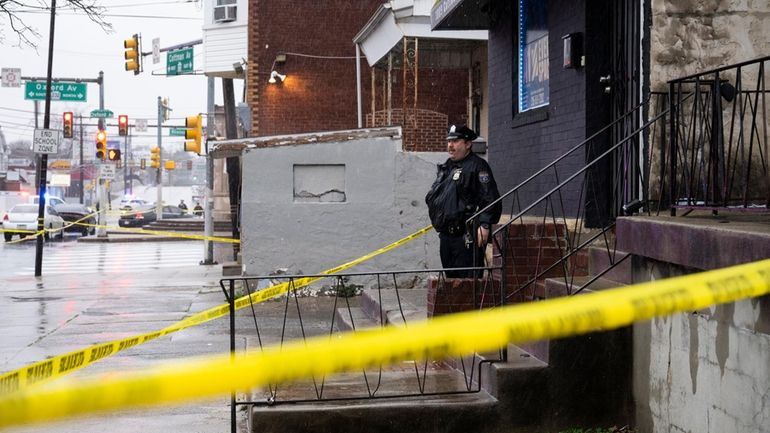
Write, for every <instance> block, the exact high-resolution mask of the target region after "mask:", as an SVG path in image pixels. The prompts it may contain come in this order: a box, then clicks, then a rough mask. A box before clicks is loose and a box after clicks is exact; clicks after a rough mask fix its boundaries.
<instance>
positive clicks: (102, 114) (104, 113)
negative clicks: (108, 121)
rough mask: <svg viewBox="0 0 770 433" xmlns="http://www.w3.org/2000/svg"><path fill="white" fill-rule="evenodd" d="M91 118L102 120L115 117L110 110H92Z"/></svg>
mask: <svg viewBox="0 0 770 433" xmlns="http://www.w3.org/2000/svg"><path fill="white" fill-rule="evenodd" d="M91 117H96V118H101V119H104V118H107V117H115V113H113V112H112V111H110V110H93V111H91Z"/></svg>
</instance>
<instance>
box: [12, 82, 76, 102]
mask: <svg viewBox="0 0 770 433" xmlns="http://www.w3.org/2000/svg"><path fill="white" fill-rule="evenodd" d="M45 90H46V85H45V83H44V82H42V81H27V82H26V83H24V99H28V100H32V101H44V100H45ZM87 90H88V86H87V85H86V83H73V82H67V81H59V82H56V83H51V100H52V101H68V102H86V99H87V97H86V94H87Z"/></svg>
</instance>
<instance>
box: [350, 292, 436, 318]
mask: <svg viewBox="0 0 770 433" xmlns="http://www.w3.org/2000/svg"><path fill="white" fill-rule="evenodd" d="M427 296H428V290H427V289H400V290H398V291H396V290H395V289H382V290H379V291H378V290H377V289H367V290H364V291H363V292H362V293H361V309H362V310H363V312H364V313H365V314H366V315H367V316H369V317H370V318H372V319H373V320H374V321H375V322H377V323H380V321H381V320H380V318H382V321H384V322H385V323H387V324H393V325H403V324H404V321H405V320H406V323H410V322H412V321H415V320H425V318H426V317H427V313H426V312H427Z"/></svg>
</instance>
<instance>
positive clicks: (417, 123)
mask: <svg viewBox="0 0 770 433" xmlns="http://www.w3.org/2000/svg"><path fill="white" fill-rule="evenodd" d="M407 111H408V113H409V115H408V119H409V121H408V122H404V110H402V109H394V110H391V114H390V119H391V120H390V124H391V125H401V126H402V128H403V134H404V140H403V143H404V144H403V146H404V150H405V151H413V152H441V151H443V150H445V149H446V129H447V127H448V126H449V123H448V116H447V115H446V114H443V113H437V112H435V111H430V110H420V109H418V110H417V112H416V113H414V114H413V113H412V112H413V111H414V110H407ZM381 126H389V125H388V112H387V111H386V110H382V111H377V112H374V113H368V114H367V115H366V127H367V128H375V127H381Z"/></svg>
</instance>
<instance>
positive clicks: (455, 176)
mask: <svg viewBox="0 0 770 433" xmlns="http://www.w3.org/2000/svg"><path fill="white" fill-rule="evenodd" d="M462 172H463V170H462V169H461V168H458V169H457V170H455V171H454V173H452V180H460V174H462Z"/></svg>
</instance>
